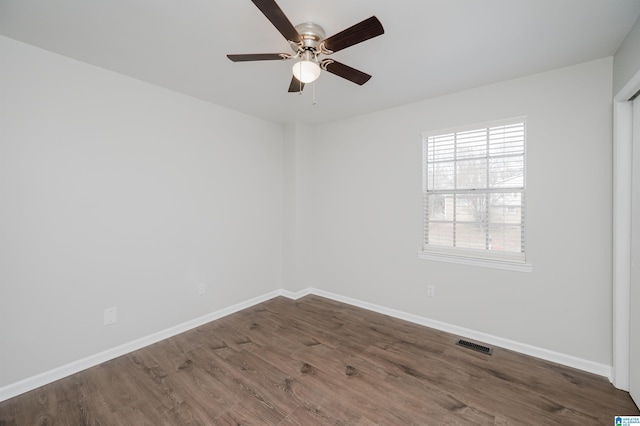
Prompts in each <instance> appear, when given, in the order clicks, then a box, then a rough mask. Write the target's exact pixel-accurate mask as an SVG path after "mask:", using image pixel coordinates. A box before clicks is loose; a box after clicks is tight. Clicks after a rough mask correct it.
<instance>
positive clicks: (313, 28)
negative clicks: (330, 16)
mask: <svg viewBox="0 0 640 426" xmlns="http://www.w3.org/2000/svg"><path fill="white" fill-rule="evenodd" d="M296 30H297V31H298V33H300V38H301V39H302V41H301V43H302V50H313V51H317V50H318V45H320V43H321V42H322V41H323V40H324V38H325V32H324V29H323V28H322V27H321V26H320V25H318V24H314V23H313V22H305V23H303V24H300V25H296ZM291 48H292V49H293V50H294V52H297V51H298V45H297V44H294V45H292V46H291Z"/></svg>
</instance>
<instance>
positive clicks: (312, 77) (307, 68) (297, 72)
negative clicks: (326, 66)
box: [292, 60, 320, 83]
mask: <svg viewBox="0 0 640 426" xmlns="http://www.w3.org/2000/svg"><path fill="white" fill-rule="evenodd" d="M292 69H293V75H294V76H295V78H297V79H298V80H300V81H301V82H303V83H311V82H314V81H316V80H317V79H318V77H320V65H318V64H317V63H315V62H314V61H306V60H303V61H300V62H297V63H295V64H293V68H292Z"/></svg>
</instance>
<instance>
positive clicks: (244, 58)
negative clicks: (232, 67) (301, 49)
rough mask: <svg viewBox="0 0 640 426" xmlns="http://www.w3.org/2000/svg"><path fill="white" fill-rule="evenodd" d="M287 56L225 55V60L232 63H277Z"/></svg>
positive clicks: (269, 54)
mask: <svg viewBox="0 0 640 426" xmlns="http://www.w3.org/2000/svg"><path fill="white" fill-rule="evenodd" d="M288 56H289V55H286V56H283V54H282V53H249V54H240V55H227V58H229V59H231V60H232V61H233V62H245V61H277V60H286V59H289V58H288Z"/></svg>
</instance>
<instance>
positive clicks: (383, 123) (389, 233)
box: [309, 58, 612, 365]
mask: <svg viewBox="0 0 640 426" xmlns="http://www.w3.org/2000/svg"><path fill="white" fill-rule="evenodd" d="M611 91H612V59H611V58H606V59H602V60H597V61H594V62H589V63H586V64H581V65H577V66H573V67H569V68H564V69H560V70H556V71H552V72H547V73H543V74H538V75H534V76H530V77H526V78H521V79H517V80H512V81H507V82H503V83H499V84H494V85H490V86H485V87H480V88H477V89H474V90H469V91H465V92H461V93H456V94H452V95H448V96H443V97H440V98H436V99H431V100H426V101H423V102H420V103H416V104H412V105H407V106H403V107H399V108H395V109H391V110H387V111H383V112H379V113H375V114H370V115H366V116H361V117H358V118H355V119H351V120H347V121H342V122H336V123H333V124H330V125H324V126H321V127H318V128H316V133H315V141H314V144H313V152H312V155H311V156H310V157H309V161H310V162H311V163H310V164H309V167H310V168H312V169H313V170H315V173H314V180H313V185H314V187H315V189H314V192H313V200H312V205H313V206H314V209H313V213H312V214H313V216H312V217H313V220H312V222H311V224H312V227H313V265H314V266H313V269H312V276H313V280H314V286H315V287H316V288H320V289H323V290H325V291H329V292H332V293H337V294H340V295H344V296H346V297H351V298H355V299H359V300H362V301H364V302H369V303H373V304H377V305H381V306H385V307H389V308H392V309H396V310H400V311H403V312H407V313H412V314H416V315H419V316H422V317H427V318H431V319H434V320H439V321H442V322H445V323H449V324H453V325H456V326H459V327H465V328H467V329H472V330H476V331H480V332H484V333H488V334H491V335H494V336H498V337H501V338H504V339H510V340H512V341H516V342H521V343H525V344H528V345H533V346H535V347H538V348H543V349H547V350H550V351H555V352H559V353H562V354H567V355H572V356H575V357H578V358H581V359H584V360H588V361H593V362H594V363H601V364H603V365H611V350H612V347H611V339H612V331H611V327H612V325H611V268H612V266H611V238H612V234H611V219H612V218H611V198H612V188H611V186H612V152H611V150H612V136H611V131H612V129H611V126H612V124H611V108H612V99H611ZM514 116H527V117H528V118H527V125H528V141H527V167H528V169H527V212H528V213H527V226H528V228H527V237H528V240H527V246H528V260H529V262H530V263H531V264H532V265H533V272H532V273H522V272H511V271H503V270H496V269H485V268H478V267H472V266H464V265H454V264H448V263H439V262H433V261H426V260H418V259H417V255H416V254H417V252H418V251H419V250H420V248H421V236H422V215H421V207H422V199H421V139H420V134H421V132H422V131H424V130H431V129H442V128H447V127H452V126H457V125H465V124H472V123H478V122H484V121H491V120H497V119H502V118H509V117H514ZM427 283H429V284H432V285H435V286H436V298H433V299H430V298H427V297H426V286H427Z"/></svg>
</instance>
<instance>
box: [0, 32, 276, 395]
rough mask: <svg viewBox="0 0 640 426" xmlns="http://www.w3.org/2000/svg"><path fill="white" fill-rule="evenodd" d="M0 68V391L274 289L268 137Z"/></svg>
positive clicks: (77, 70)
mask: <svg viewBox="0 0 640 426" xmlns="http://www.w3.org/2000/svg"><path fill="white" fill-rule="evenodd" d="M0 57H1V58H2V61H0V92H1V93H2V95H1V96H0V120H1V121H0V129H1V130H0V131H1V133H0V136H1V138H0V218H1V220H0V262H1V263H0V338H1V339H2V340H1V341H0V388H1V387H2V386H3V385H7V384H11V383H14V382H16V381H19V380H21V379H25V378H28V377H31V376H34V375H37V374H39V373H42V372H45V371H48V370H50V369H52V368H55V367H59V366H61V365H64V364H66V363H70V362H73V361H76V360H78V359H81V358H84V357H87V356H89V355H93V354H96V353H98V352H101V351H104V350H107V349H109V348H113V347H115V346H118V345H121V344H124V343H127V342H129V341H132V340H134V339H138V338H141V337H144V336H147V335H150V334H152V333H154V332H158V331H160V330H165V329H167V328H169V327H172V326H175V325H177V324H181V323H183V322H185V321H188V320H191V319H194V318H197V317H199V316H202V315H205V314H208V313H210V312H214V311H216V310H219V309H222V308H226V307H228V306H231V305H233V304H235V303H238V302H241V301H246V300H248V299H250V298H253V297H256V296H259V295H262V294H265V293H268V292H271V291H273V290H276V289H279V288H281V281H282V277H281V269H282V266H281V265H282V251H281V247H282V179H283V177H282V150H283V145H282V138H283V132H282V127H281V126H279V125H275V124H273V123H269V122H266V121H263V120H259V119H256V118H252V117H250V116H246V115H243V114H240V113H237V112H234V111H230V110H226V109H223V108H220V107H217V106H215V105H212V104H209V103H206V102H202V101H199V100H196V99H193V98H190V97H187V96H183V95H180V94H177V93H174V92H170V91H167V90H164V89H160V88H158V87H155V86H152V85H149V84H146V83H142V82H140V81H138V80H134V79H131V78H128V77H124V76H121V75H118V74H115V73H112V72H109V71H106V70H103V69H100V68H97V67H93V66H90V65H87V64H84V63H80V62H77V61H73V60H70V59H68V58H65V57H62V56H59V55H55V54H51V53H48V52H46V51H44V50H40V49H36V48H33V47H31V46H28V45H25V44H21V43H18V42H15V41H13V40H10V39H7V38H3V37H0ZM199 283H205V284H206V285H207V292H206V294H204V295H198V294H197V285H198V284H199ZM110 306H117V307H118V322H117V323H115V324H113V325H110V326H107V327H105V326H103V309H104V308H107V307H110Z"/></svg>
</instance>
